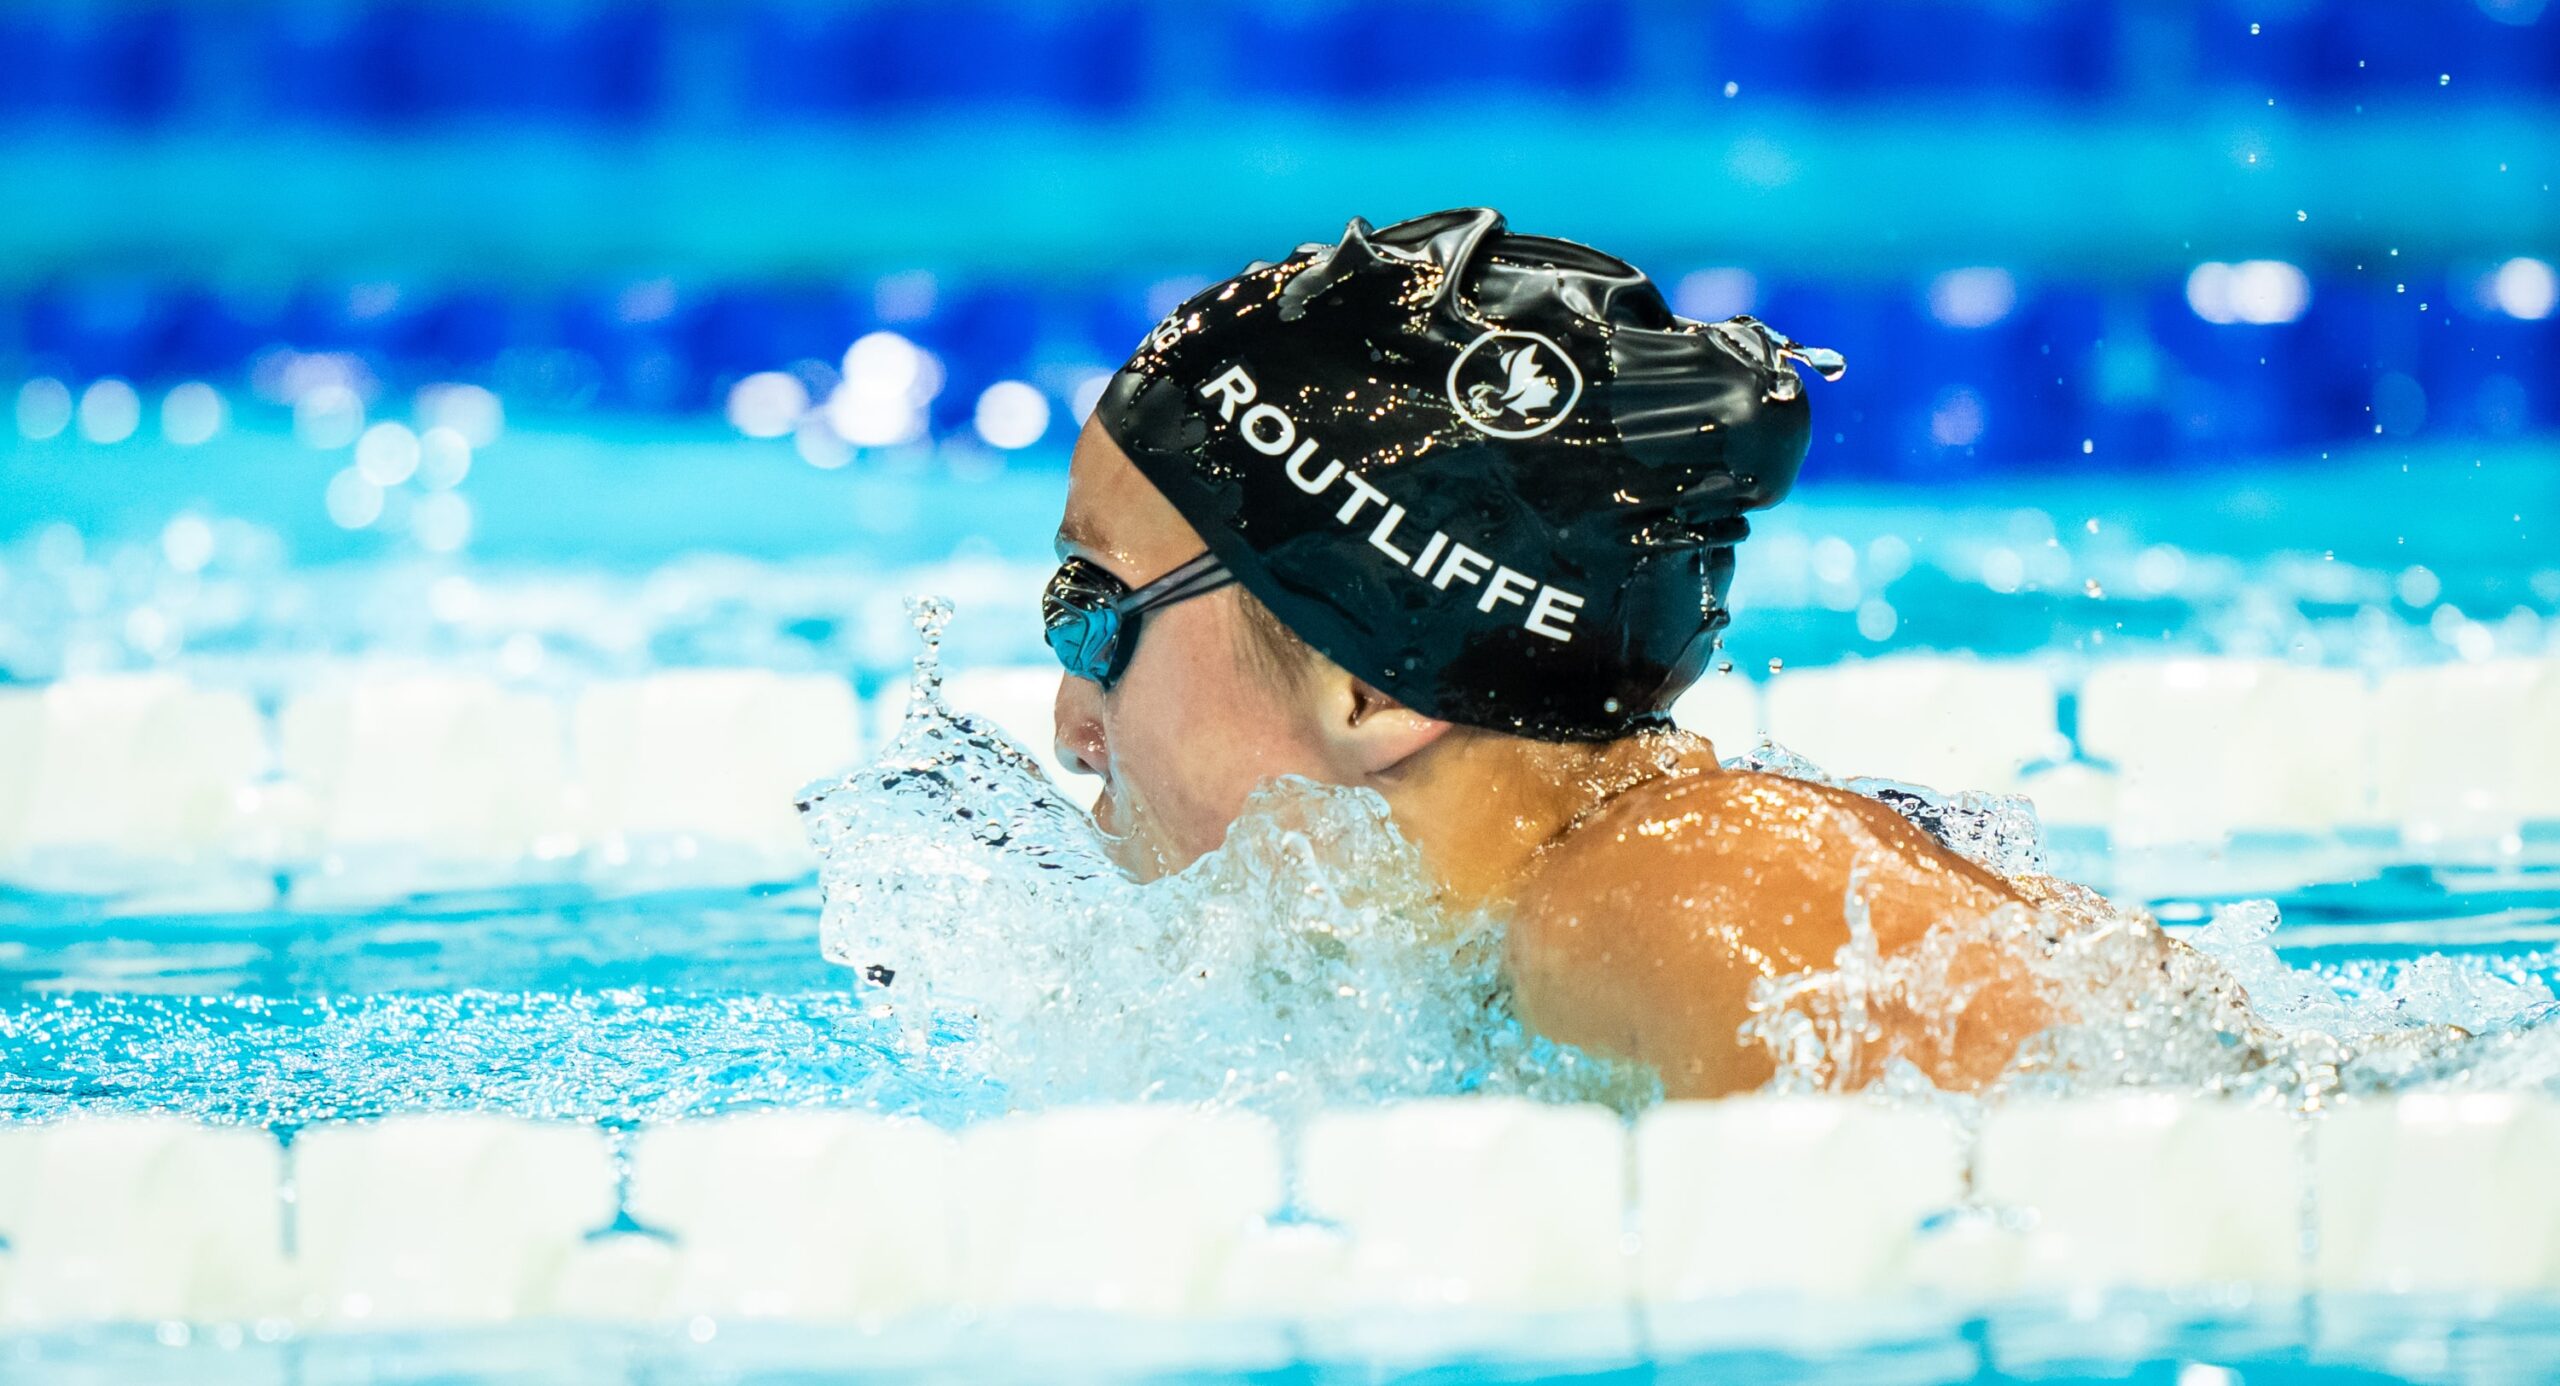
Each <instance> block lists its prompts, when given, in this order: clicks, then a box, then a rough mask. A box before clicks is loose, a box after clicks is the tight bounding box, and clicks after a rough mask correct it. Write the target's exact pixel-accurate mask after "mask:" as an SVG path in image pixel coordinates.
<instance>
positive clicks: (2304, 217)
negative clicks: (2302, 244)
mask: <svg viewBox="0 0 2560 1386" xmlns="http://www.w3.org/2000/svg"><path fill="white" fill-rule="evenodd" d="M2293 219H2294V220H2295V221H2309V220H2311V213H2310V212H2309V211H2306V210H2297V211H2295V212H2294V214H2293Z"/></svg>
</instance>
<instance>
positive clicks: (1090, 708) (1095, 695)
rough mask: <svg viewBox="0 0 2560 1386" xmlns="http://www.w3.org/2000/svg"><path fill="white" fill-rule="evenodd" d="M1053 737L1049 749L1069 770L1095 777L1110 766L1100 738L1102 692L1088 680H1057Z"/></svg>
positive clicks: (1107, 749) (1105, 746)
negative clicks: (1055, 724)
mask: <svg viewBox="0 0 2560 1386" xmlns="http://www.w3.org/2000/svg"><path fill="white" fill-rule="evenodd" d="M1055 716H1056V722H1057V726H1056V734H1055V740H1054V741H1053V742H1052V745H1051V749H1052V750H1054V751H1055V752H1056V753H1057V756H1058V763H1059V764H1060V765H1063V766H1065V767H1067V768H1068V769H1070V770H1078V771H1082V772H1083V773H1085V774H1088V775H1099V774H1101V773H1103V771H1104V769H1105V768H1106V767H1108V766H1109V765H1110V763H1111V754H1110V747H1109V745H1108V743H1106V742H1105V741H1104V739H1103V735H1102V690H1101V689H1099V688H1097V687H1095V686H1094V684H1093V682H1092V681H1091V680H1089V679H1079V678H1061V679H1059V680H1058V702H1057V707H1056V710H1055Z"/></svg>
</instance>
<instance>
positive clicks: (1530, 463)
mask: <svg viewBox="0 0 2560 1386" xmlns="http://www.w3.org/2000/svg"><path fill="white" fill-rule="evenodd" d="M1795 361H1805V362H1807V363H1808V364H1814V365H1817V366H1818V367H1819V368H1820V369H1822V370H1823V371H1824V372H1825V373H1826V374H1829V373H1836V369H1837V359H1836V358H1834V357H1831V356H1830V355H1829V354H1828V353H1821V352H1814V351H1808V350H1803V349H1799V348H1798V347H1796V345H1795V344H1794V343H1792V342H1790V341H1788V340H1787V339H1785V338H1783V337H1781V336H1779V335H1777V334H1776V333H1774V332H1772V331H1770V330H1769V329H1767V328H1766V327H1764V326H1762V325H1761V324H1759V323H1757V322H1754V321H1752V320H1751V319H1748V318H1736V319H1732V320H1729V321H1726V322H1722V323H1700V322H1692V321H1689V320H1686V319H1683V318H1680V317H1678V316H1677V315H1675V314H1673V313H1672V312H1671V311H1670V309H1669V308H1668V307H1667V306H1665V304H1664V302H1663V299H1662V296H1661V294H1660V292H1659V291H1658V290H1657V289H1656V288H1655V287H1654V285H1653V284H1652V283H1651V281H1649V280H1648V279H1646V278H1645V276H1644V275H1643V274H1642V273H1641V272H1639V271H1637V270H1636V269H1634V268H1633V267H1632V266H1629V265H1628V264H1626V263H1625V262H1623V261H1620V260H1617V259H1615V258H1613V257H1611V256H1608V255H1604V254H1602V253H1600V252H1598V251H1595V250H1592V249H1590V248H1588V247H1586V246H1581V245H1577V244H1574V243H1572V242H1569V241H1560V240H1552V239H1547V238H1542V237H1531V236H1516V235H1511V234H1509V233H1508V232H1507V231H1506V230H1505V229H1504V225H1503V221H1502V218H1501V217H1500V216H1499V215H1498V214H1496V213H1494V212H1491V211H1484V210H1467V211H1452V212H1442V213H1437V214H1434V215H1431V216H1427V217H1421V218H1417V219H1415V220H1412V221H1407V222H1402V223H1399V224H1397V225H1394V226H1389V227H1386V228H1384V229H1381V230H1373V229H1371V228H1370V227H1369V226H1368V225H1367V224H1366V223H1364V222H1359V221H1354V222H1353V223H1352V224H1351V226H1350V229H1349V230H1348V231H1347V232H1346V233H1345V234H1344V236H1343V238H1342V239H1341V241H1339V242H1338V243H1335V244H1330V245H1313V246H1306V247H1302V248H1300V249H1299V250H1298V251H1297V252H1296V253H1295V254H1293V255H1291V256H1290V257H1289V258H1287V259H1285V260H1283V261H1280V262H1279V263H1277V264H1266V265H1257V266H1255V267H1253V268H1251V269H1248V270H1247V271H1245V272H1244V273H1242V274H1240V275H1238V276H1236V277H1235V278H1233V279H1230V280H1227V281H1226V282H1224V283H1222V284H1218V285H1215V286H1212V287H1211V288H1209V289H1207V290H1205V291H1203V292H1202V293H1200V294H1199V295H1197V296H1195V297H1194V298H1192V299H1191V300H1190V301H1189V302H1187V303H1185V304H1183V305H1182V306H1181V307H1180V308H1178V309H1177V310H1175V312H1174V313H1173V315H1172V316H1171V317H1169V318H1167V319H1166V320H1165V321H1164V322H1163V323H1162V324H1160V325H1159V326H1158V327H1157V328H1156V329H1155V330H1154V331H1152V332H1151V333H1150V334H1149V335H1148V338H1147V340H1146V341H1145V342H1143V343H1142V344H1141V345H1140V347H1139V350H1138V352H1137V354H1136V355H1135V356H1133V357H1132V358H1131V359H1130V361H1129V362H1128V364H1127V365H1126V366H1124V367H1122V369H1121V370H1120V372H1119V373H1118V374H1117V375H1116V376H1115V377H1114V378H1113V380H1112V382H1111V385H1110V388H1109V389H1108V390H1106V391H1105V393H1104V395H1103V398H1102V402H1101V404H1100V406H1099V407H1098V408H1097V410H1096V412H1095V416H1094V421H1093V425H1092V426H1091V427H1089V428H1088V429H1087V430H1086V433H1085V436H1084V438H1083V439H1082V440H1081V441H1080V442H1079V444H1078V447H1077V453H1076V461H1075V469H1074V473H1073V477H1072V479H1071V491H1070V501H1069V513H1068V525H1067V527H1066V531H1065V532H1064V534H1063V535H1062V537H1063V538H1064V539H1065V540H1068V541H1073V542H1076V543H1077V544H1078V545H1079V546H1080V547H1081V548H1082V549H1083V551H1084V552H1086V553H1087V555H1088V556H1089V557H1091V558H1093V559H1094V560H1095V562H1096V563H1098V564H1099V565H1101V566H1102V567H1104V568H1107V569H1110V570H1111V572H1112V575H1113V576H1114V577H1116V579H1118V581H1119V582H1121V583H1124V584H1126V585H1127V586H1130V587H1138V586H1141V585H1143V584H1144V583H1147V582H1150V581H1153V580H1154V579H1156V578H1158V577H1160V576H1162V575H1164V574H1165V573H1167V572H1170V571H1173V570H1174V569H1176V568H1177V567H1179V566H1180V565H1181V564H1183V563H1184V562H1187V561H1190V560H1192V559H1194V558H1196V557H1197V556H1198V555H1200V554H1201V553H1202V552H1204V551H1205V552H1206V553H1208V554H1211V555H1214V557H1215V558H1216V560H1218V561H1219V562H1220V563H1221V564H1222V565H1223V566H1224V567H1225V569H1226V570H1227V571H1229V572H1231V573H1232V574H1233V576H1234V578H1235V586H1233V587H1231V588H1227V589H1223V590H1218V591H1214V592H1212V593H1210V594H1208V595H1205V596H1199V597H1196V598H1192V599H1189V600H1186V601H1183V602H1180V603H1178V604H1175V605H1172V606H1168V607H1163V608H1160V609H1157V610H1155V611H1153V612H1152V613H1150V614H1148V615H1146V616H1145V617H1144V618H1143V620H1144V623H1145V624H1144V628H1143V634H1144V638H1143V639H1142V640H1139V641H1137V642H1136V644H1135V646H1134V648H1133V649H1132V650H1131V651H1130V652H1129V655H1128V663H1127V665H1126V672H1125V677H1122V678H1120V679H1118V680H1117V682H1116V684H1115V686H1114V688H1113V689H1112V691H1111V692H1109V693H1108V694H1105V693H1104V692H1103V691H1102V689H1101V688H1100V686H1099V685H1098V684H1097V683H1095V682H1094V681H1092V680H1088V679H1079V678H1072V677H1071V678H1070V679H1069V680H1068V685H1067V686H1066V687H1065V688H1063V689H1062V690H1061V694H1060V719H1059V720H1060V725H1059V734H1060V743H1061V751H1062V752H1064V753H1068V754H1071V755H1072V756H1073V757H1074V759H1075V760H1077V761H1081V762H1083V763H1084V764H1086V765H1087V766H1088V767H1090V768H1094V769H1097V770H1100V771H1103V772H1104V773H1106V774H1107V775H1108V776H1109V777H1110V779H1111V781H1112V789H1111V791H1110V792H1109V793H1108V794H1107V795H1106V801H1105V807H1104V810H1103V813H1104V816H1105V818H1106V825H1107V826H1110V825H1111V824H1110V823H1109V820H1110V819H1111V818H1112V817H1113V816H1115V815H1119V816H1122V817H1125V818H1130V819H1131V820H1132V821H1130V822H1127V823H1124V824H1122V825H1121V826H1129V827H1136V826H1138V824H1137V823H1136V822H1135V821H1134V818H1135V817H1136V816H1140V815H1139V811H1138V810H1137V809H1135V808H1133V807H1132V805H1133V804H1135V803H1136V802H1137V801H1140V800H1145V801H1149V802H1148V803H1147V804H1146V807H1145V811H1144V813H1143V815H1142V816H1144V817H1146V818H1148V819H1151V820H1157V821H1160V822H1162V823H1164V824H1166V825H1167V827H1166V832H1167V834H1168V841H1166V842H1165V843H1163V844H1161V850H1160V851H1159V852H1158V855H1159V856H1162V857H1165V858H1166V859H1167V860H1168V861H1171V862H1179V861H1183V860H1188V859H1189V858H1190V857H1191V856H1195V855H1197V853H1198V852H1199V851H1201V850H1205V849H1206V848H1207V847H1209V846H1213V845H1215V843H1216V842H1217V840H1218V839H1219V837H1221V836H1223V833H1224V831H1225V826H1226V823H1227V821H1229V819H1231V818H1232V816H1233V809H1234V805H1235V804H1236V803H1239V802H1241V799H1242V796H1243V793H1244V792H1245V791H1246V790H1248V789H1250V788H1251V787H1252V785H1253V783H1255V782H1256V781H1257V780H1259V779H1260V778H1263V777H1265V776H1267V775H1270V774H1277V773H1300V774H1308V775H1311V776H1314V777H1316V778H1324V779H1330V780H1334V781H1335V782H1352V783H1358V782H1363V777H1364V776H1366V777H1371V778H1374V777H1375V776H1376V775H1377V774H1378V773H1380V772H1381V771H1382V770H1386V769H1390V768H1392V767H1393V766H1395V765H1397V764H1398V763H1400V760H1399V758H1400V757H1405V756H1411V755H1413V754H1416V753H1418V752H1419V751H1420V750H1421V749H1422V748H1424V747H1426V746H1429V745H1431V744H1432V743H1433V742H1434V741H1436V740H1437V739H1438V738H1439V736H1440V734H1441V733H1442V732H1445V731H1446V730H1447V729H1448V728H1449V727H1451V726H1456V727H1461V728H1467V729H1473V730H1475V731H1478V732H1482V733H1492V734H1498V735H1501V736H1505V737H1518V738H1529V739H1533V740H1538V741H1548V742H1566V743H1574V742H1584V743H1587V742H1606V741H1609V740H1612V739H1615V738H1620V737H1624V736H1628V735H1631V734H1634V733H1637V732H1640V731H1644V730H1647V729H1650V728H1657V727H1661V726H1664V725H1667V721H1668V715H1667V714H1668V709H1669V707H1670V706H1671V703H1672V701H1673V700H1674V699H1676V698H1677V697H1678V696H1679V694H1680V693H1681V691H1682V690H1684V689H1685V688H1687V687H1688V686H1689V684H1690V683H1691V682H1693V681H1694V680H1695V679H1696V678H1697V677H1698V675H1699V674H1700V673H1701V672H1702V671H1703V670H1704V668H1705V666H1706V664H1707V661H1708V659H1709V658H1710V656H1711V655H1712V654H1713V652H1714V648H1715V642H1716V637H1717V632H1718V631H1720V630H1721V629H1722V628H1723V626H1724V625H1725V623H1726V621H1727V619H1728V617H1727V613H1726V609H1725V594H1726V591H1727V588H1728V585H1729V584H1730V581H1731V576H1732V572H1733V550H1734V547H1735V545H1737V544H1738V543H1740V542H1741V540H1742V538H1743V537H1744V535H1745V534H1746V533H1747V532H1748V528H1747V525H1746V524H1745V522H1744V520H1743V514H1744V512H1746V511H1748V510H1752V509H1755V508H1758V507H1761V506H1765V505H1768V504H1771V503H1772V502H1775V501H1776V500H1778V499H1779V498H1781V497H1782V496H1784V495H1785V494H1786V491H1787V489H1788V487H1789V486H1790V485H1791V484H1792V483H1793V481H1794V478H1795V474H1796V469H1797V467H1798V465H1799V464H1800V463H1801V462H1802V460H1803V458H1804V453H1805V448H1806V440H1807V438H1808V436H1809V433H1810V419H1809V413H1808V409H1807V405H1806V401H1805V399H1804V387H1803V382H1802V380H1801V378H1800V377H1799V376H1798V374H1797V373H1796V370H1795V368H1794V365H1793V362H1795ZM1115 563H1116V566H1115ZM1275 624H1276V626H1277V627H1279V628H1281V629H1284V630H1285V631H1286V632H1287V633H1288V635H1289V637H1290V640H1289V641H1285V642H1275V641H1273V640H1272V639H1271V638H1270V635H1271V631H1270V629H1269V627H1270V626H1272V625H1275ZM1275 644H1277V645H1279V646H1283V647H1286V646H1292V645H1295V644H1303V646H1304V647H1305V648H1306V649H1307V650H1308V651H1311V652H1312V654H1313V655H1315V656H1318V657H1320V658H1316V659H1313V660H1303V661H1302V660H1291V659H1288V658H1286V657H1285V654H1286V649H1285V648H1282V649H1280V650H1279V651H1278V653H1280V654H1281V655H1282V656H1283V657H1280V658H1275V657H1274V656H1275ZM1159 646H1161V647H1163V648H1162V650H1161V652H1160V651H1159V649H1158V647H1159ZM1310 669H1312V670H1313V674H1312V675H1310V674H1309V670H1310ZM1275 672H1277V673H1281V674H1285V675H1286V677H1278V678H1275V677H1273V675H1274V674H1275ZM1335 676H1338V677H1335ZM1310 683H1313V684H1316V685H1321V686H1322V687H1321V688H1320V689H1318V690H1317V691H1316V692H1315V694H1314V697H1313V701H1312V702H1310V701H1309V696H1310V690H1309V688H1308V687H1307V685H1308V684H1310ZM1177 691H1178V696H1176V694H1177ZM1221 708H1224V709H1229V710H1231V712H1232V715H1229V713H1228V712H1220V711H1218V709H1221ZM1141 709H1143V710H1144V711H1143V712H1141ZM1204 777H1205V778H1204ZM1194 801H1196V802H1194ZM1115 803H1117V804H1118V805H1119V807H1117V808H1115V807H1114V805H1115ZM1185 825H1192V826H1185Z"/></svg>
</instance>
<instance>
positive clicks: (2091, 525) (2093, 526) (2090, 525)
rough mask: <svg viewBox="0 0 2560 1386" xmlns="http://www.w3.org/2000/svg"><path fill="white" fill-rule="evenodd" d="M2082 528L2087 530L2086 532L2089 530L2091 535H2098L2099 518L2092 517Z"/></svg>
mask: <svg viewBox="0 0 2560 1386" xmlns="http://www.w3.org/2000/svg"><path fill="white" fill-rule="evenodd" d="M2081 528H2082V529H2085V530H2087V531H2089V532H2090V533H2091V534H2095V533H2097V532H2098V517H2097V516H2095V515H2092V516H2090V517H2089V519H2088V522H2087V523H2086V524H2083V525H2082V526H2081Z"/></svg>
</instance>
